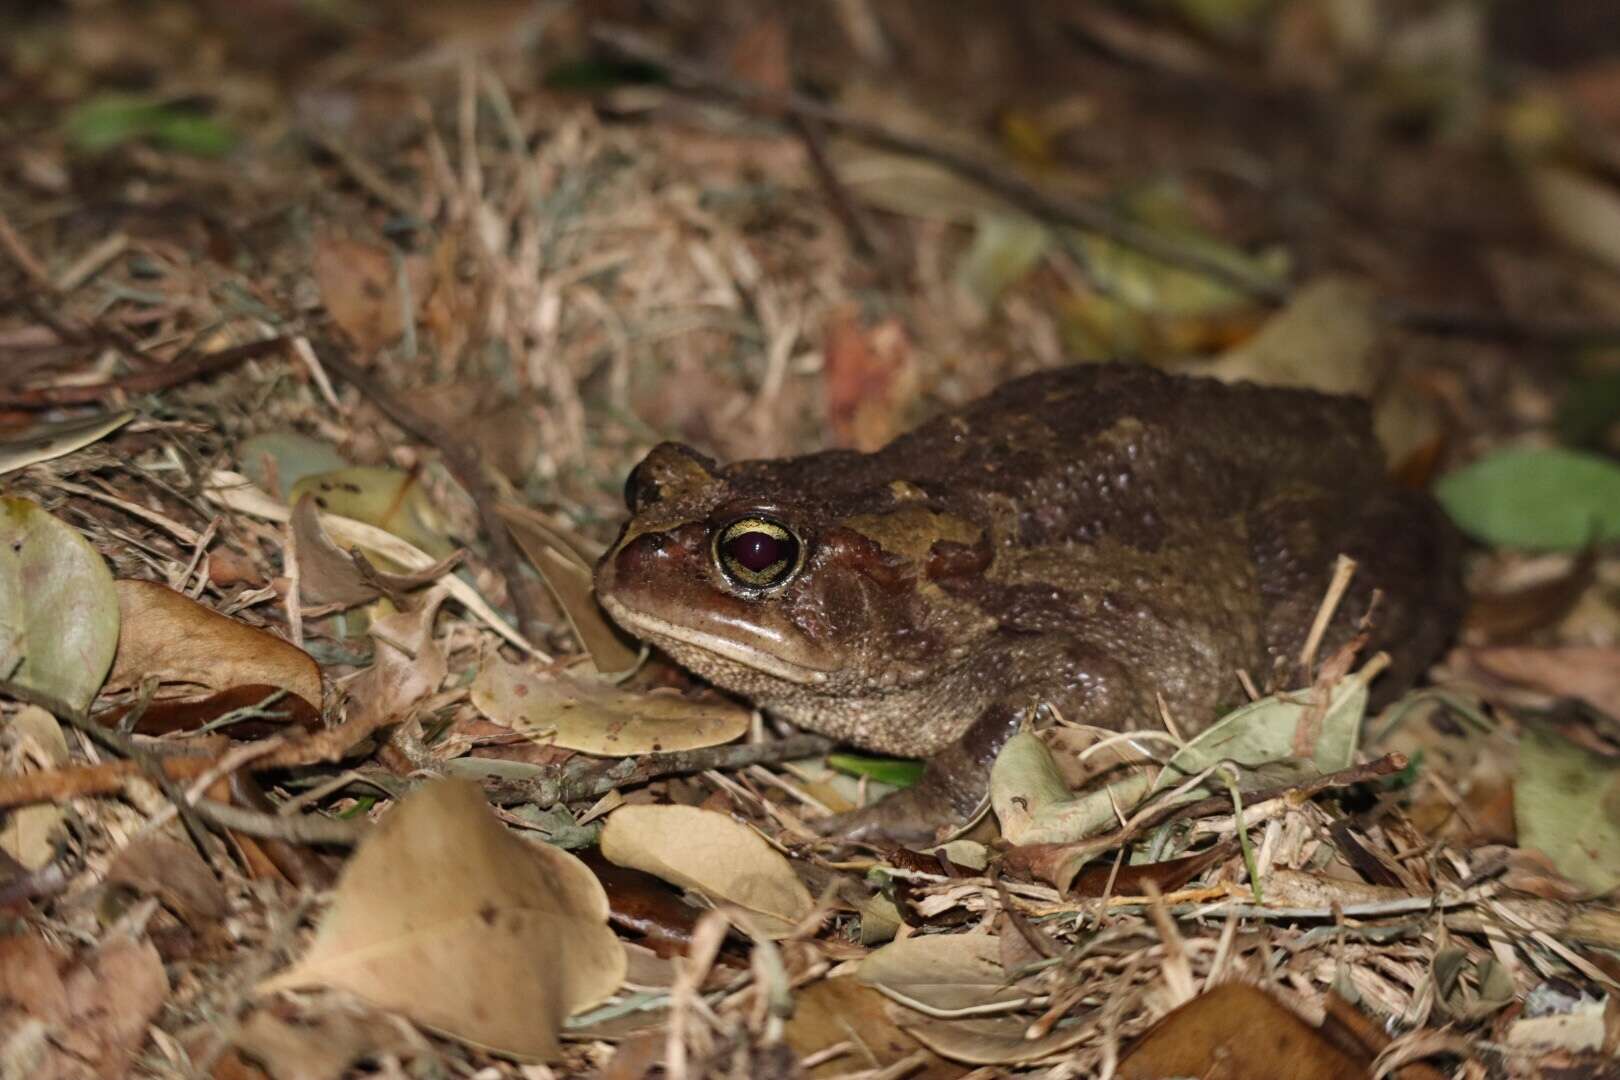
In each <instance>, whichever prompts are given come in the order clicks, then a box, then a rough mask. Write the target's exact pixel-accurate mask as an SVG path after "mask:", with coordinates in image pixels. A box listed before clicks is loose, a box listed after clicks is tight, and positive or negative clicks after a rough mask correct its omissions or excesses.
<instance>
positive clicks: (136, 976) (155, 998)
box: [52, 938, 169, 1080]
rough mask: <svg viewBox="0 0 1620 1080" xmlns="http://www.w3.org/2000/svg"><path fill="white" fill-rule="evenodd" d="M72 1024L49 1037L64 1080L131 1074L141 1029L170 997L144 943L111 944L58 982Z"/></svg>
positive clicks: (112, 1079) (159, 963) (111, 1079)
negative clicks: (86, 1068) (57, 1052)
mask: <svg viewBox="0 0 1620 1080" xmlns="http://www.w3.org/2000/svg"><path fill="white" fill-rule="evenodd" d="M62 985H63V987H64V988H65V989H66V991H67V997H68V1007H69V1009H70V1011H71V1012H72V1014H73V1016H72V1019H71V1020H69V1021H68V1022H67V1023H65V1024H63V1025H62V1026H61V1027H59V1028H57V1030H56V1031H55V1033H54V1037H53V1040H52V1041H53V1042H54V1043H55V1044H56V1046H57V1047H58V1048H59V1050H60V1052H61V1053H62V1055H63V1057H64V1058H65V1059H66V1061H65V1062H64V1064H66V1065H67V1066H68V1071H66V1072H64V1074H63V1075H65V1076H73V1077H79V1076H84V1075H86V1073H84V1072H82V1071H75V1067H76V1066H77V1067H82V1066H84V1065H88V1066H89V1069H90V1072H89V1074H88V1075H91V1076H97V1077H101V1078H102V1080H116V1078H117V1077H122V1076H125V1075H127V1074H128V1073H129V1072H130V1068H131V1066H132V1065H134V1063H135V1057H136V1054H137V1052H138V1051H139V1050H140V1048H141V1045H142V1044H143V1043H145V1042H146V1026H147V1024H149V1023H150V1022H151V1021H152V1019H153V1018H154V1017H155V1016H156V1015H157V1011H158V1009H159V1008H160V1007H161V1006H162V1004H163V999H164V998H165V997H167V996H168V993H169V980H168V976H167V975H165V974H164V971H163V960H162V959H161V958H160V957H159V956H158V951H157V949H155V948H154V947H153V946H152V943H151V942H149V941H142V942H136V941H132V940H130V939H129V938H115V939H112V940H110V941H108V942H106V943H105V944H103V945H102V946H101V947H100V948H98V949H97V950H96V951H95V952H93V953H91V954H90V955H89V956H88V957H87V958H86V959H85V960H84V962H83V963H81V964H79V965H78V966H76V967H75V968H73V969H72V970H71V971H69V972H68V973H67V974H66V975H64V976H63V979H62Z"/></svg>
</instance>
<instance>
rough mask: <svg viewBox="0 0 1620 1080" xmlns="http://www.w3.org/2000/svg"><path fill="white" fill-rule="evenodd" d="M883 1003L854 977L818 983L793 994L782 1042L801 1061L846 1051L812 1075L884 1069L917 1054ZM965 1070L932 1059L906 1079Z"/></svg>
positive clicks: (941, 1079) (931, 1079)
mask: <svg viewBox="0 0 1620 1080" xmlns="http://www.w3.org/2000/svg"><path fill="white" fill-rule="evenodd" d="M887 1004H888V1002H887V999H885V998H884V996H883V995H882V994H880V993H878V992H877V991H876V990H874V989H872V988H871V987H870V986H863V985H862V984H861V983H860V982H858V981H857V980H855V979H847V978H838V979H820V980H818V981H816V982H813V983H811V984H810V985H809V986H806V987H804V988H803V989H802V990H799V991H798V992H797V993H795V994H794V995H793V1018H792V1019H790V1020H789V1021H788V1022H787V1026H786V1028H785V1029H784V1030H783V1032H782V1037H783V1039H785V1040H786V1042H787V1044H788V1046H790V1047H792V1048H793V1052H794V1054H796V1055H797V1056H798V1057H799V1058H800V1059H801V1060H802V1059H803V1058H805V1057H808V1056H809V1055H811V1054H814V1053H818V1052H819V1051H822V1050H825V1049H827V1048H828V1047H830V1046H835V1045H837V1044H838V1043H841V1042H849V1043H853V1044H854V1046H853V1047H852V1049H851V1050H850V1052H849V1053H847V1054H844V1055H843V1056H841V1057H836V1058H832V1059H831V1060H829V1061H827V1062H824V1063H823V1064H821V1065H819V1066H817V1067H816V1068H814V1069H811V1070H810V1071H809V1072H808V1073H807V1074H806V1075H808V1076H811V1077H822V1076H837V1075H840V1074H846V1073H852V1072H859V1071H860V1070H862V1069H882V1068H885V1067H887V1066H889V1065H893V1064H894V1063H895V1062H897V1061H900V1060H902V1059H904V1058H907V1057H910V1056H911V1055H912V1054H915V1053H916V1052H917V1049H918V1048H917V1043H916V1041H915V1040H913V1039H911V1038H910V1037H909V1036H907V1035H906V1033H905V1032H904V1031H902V1030H901V1029H900V1028H899V1027H897V1026H896V1025H895V1023H894V1021H892V1020H890V1019H889V1016H888V1012H887ZM965 1071H966V1070H965V1069H962V1068H961V1067H960V1066H957V1065H952V1064H950V1063H949V1062H947V1061H941V1060H940V1059H939V1058H937V1057H934V1056H932V1055H930V1056H929V1060H928V1063H927V1064H926V1065H924V1066H923V1067H922V1068H921V1069H918V1070H916V1071H913V1072H909V1073H907V1074H906V1076H907V1078H908V1080H915V1078H918V1077H925V1078H927V1080H945V1078H946V1077H953V1076H961V1075H962V1074H963V1073H964V1072H965Z"/></svg>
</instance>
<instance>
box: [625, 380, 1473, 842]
mask: <svg viewBox="0 0 1620 1080" xmlns="http://www.w3.org/2000/svg"><path fill="white" fill-rule="evenodd" d="M625 496H626V502H627V504H628V506H629V509H630V513H631V517H630V520H629V522H628V523H627V524H626V525H625V527H624V529H623V531H622V532H621V533H620V535H619V538H618V540H617V541H616V542H615V543H614V544H613V546H612V547H611V548H610V549H609V550H608V552H607V553H606V555H604V556H603V558H602V560H601V562H600V563H599V564H598V566H597V569H596V590H597V595H598V596H599V598H600V600H601V603H602V605H603V607H604V608H605V609H606V610H607V611H608V613H609V614H610V615H611V616H612V617H613V618H614V619H615V620H616V621H618V622H619V623H620V624H621V625H622V626H623V627H624V628H625V629H627V630H629V631H630V632H632V633H634V634H636V635H638V636H640V637H642V638H644V639H646V640H648V641H650V642H652V643H653V644H655V645H657V646H658V647H660V648H662V649H663V650H665V651H666V652H668V653H669V655H670V656H672V657H673V658H674V659H675V660H676V661H678V662H679V663H681V664H682V665H684V666H685V667H687V668H689V669H690V670H692V671H694V672H696V673H698V674H700V675H702V676H704V677H705V678H707V679H709V680H711V681H713V682H714V683H716V684H717V685H719V686H721V687H724V688H726V689H728V690H732V691H734V692H736V693H738V694H741V695H742V696H744V697H746V698H748V699H750V700H751V701H753V702H754V703H756V704H757V705H759V706H760V707H762V708H764V709H765V710H767V711H768V712H770V713H773V714H774V715H777V716H780V717H783V718H785V719H787V720H790V721H792V722H793V723H795V724H799V725H801V726H803V727H806V728H809V729H811V730H814V731H819V732H823V733H825V734H827V735H831V736H833V737H835V738H838V739H841V740H844V741H846V742H849V743H852V744H854V745H855V746H858V747H863V748H865V749H868V750H873V751H877V752H880V753H887V754H898V755H906V756H917V757H927V758H929V762H928V766H927V768H926V769H925V771H924V774H923V779H922V781H921V782H920V783H919V784H918V785H917V786H916V787H914V788H911V789H908V790H906V791H903V792H900V793H899V794H897V795H895V796H891V797H890V798H888V799H886V800H883V801H881V802H879V803H877V804H875V805H874V806H872V807H868V808H865V809H863V810H860V811H857V812H855V813H854V814H852V815H844V816H843V817H841V818H840V819H835V820H834V821H833V822H832V823H831V824H830V826H829V828H831V829H835V830H837V831H839V832H841V833H842V834H844V835H847V836H876V835H887V836H889V837H892V838H896V839H918V838H926V837H928V836H930V835H931V834H933V833H934V831H935V829H936V827H949V826H952V825H955V824H958V823H960V821H961V820H962V819H963V818H964V817H965V816H966V815H968V814H969V813H971V812H972V810H973V809H974V808H975V807H976V806H977V805H979V803H980V801H981V799H982V796H983V794H984V790H985V778H986V775H987V772H988V766H989V763H990V762H991V761H992V760H993V759H994V755H995V752H996V750H997V749H998V748H999V747H1000V746H1001V744H1002V742H1003V741H1004V740H1005V738H1006V736H1007V735H1008V734H1009V733H1010V732H1012V731H1013V730H1016V728H1017V726H1018V724H1019V723H1020V722H1021V720H1022V719H1023V718H1024V717H1025V716H1027V715H1029V714H1030V710H1031V709H1032V708H1033V707H1035V706H1036V705H1038V704H1041V703H1047V704H1050V705H1053V706H1055V707H1056V708H1057V709H1058V710H1060V711H1061V713H1062V715H1063V716H1065V717H1067V718H1069V719H1071V720H1074V721H1078V722H1081V723H1087V724H1094V725H1099V726H1103V727H1108V728H1112V729H1116V730H1127V729H1132V728H1158V727H1160V725H1161V720H1160V707H1159V699H1161V698H1162V700H1163V702H1164V704H1165V706H1166V707H1167V708H1168V709H1169V712H1170V714H1171V715H1172V716H1173V718H1174V719H1175V721H1176V723H1177V726H1178V728H1179V729H1180V730H1181V731H1183V732H1184V733H1191V732H1196V731H1198V730H1199V729H1200V728H1202V727H1204V726H1207V725H1208V724H1209V723H1210V722H1212V721H1213V720H1215V719H1216V718H1217V717H1218V716H1219V715H1220V713H1221V712H1222V710H1223V709H1225V708H1226V707H1228V706H1231V705H1235V704H1237V703H1239V702H1241V701H1242V700H1243V697H1242V690H1241V683H1240V681H1239V677H1238V672H1239V671H1240V670H1241V671H1244V672H1247V673H1248V674H1249V675H1250V676H1252V678H1253V679H1254V681H1255V682H1256V683H1259V684H1262V685H1268V684H1269V685H1274V684H1276V683H1278V682H1284V681H1288V679H1289V678H1290V677H1291V676H1293V675H1294V674H1295V673H1294V672H1293V671H1292V670H1291V668H1292V665H1293V664H1294V663H1295V661H1296V658H1297V657H1298V654H1299V651H1300V648H1301V645H1302V643H1303V641H1304V638H1305V635H1306V633H1307V631H1308V629H1309V627H1310V624H1311V621H1312V619H1313V617H1314V615H1315V613H1316V611H1317V609H1318V607H1319V606H1320V603H1321V600H1322V596H1323V592H1324V589H1325V587H1326V584H1327V582H1328V580H1329V577H1330V574H1331V571H1332V568H1333V564H1334V561H1335V557H1336V556H1337V555H1338V554H1340V553H1341V552H1342V553H1344V554H1346V555H1349V556H1350V557H1352V558H1353V559H1355V560H1356V561H1357V563H1358V565H1359V569H1358V570H1357V572H1356V574H1355V577H1354V579H1353V584H1352V587H1351V589H1350V591H1349V593H1348V594H1347V595H1346V596H1345V597H1344V599H1343V601H1342V602H1341V603H1340V604H1339V606H1338V609H1337V612H1338V613H1337V615H1336V616H1335V619H1334V621H1333V623H1332V625H1331V627H1330V629H1329V632H1328V634H1327V636H1326V638H1325V640H1324V641H1323V644H1322V650H1323V651H1322V653H1321V655H1324V656H1325V655H1328V653H1329V652H1330V651H1331V650H1333V649H1335V648H1337V647H1339V646H1340V645H1342V644H1343V643H1345V642H1346V641H1348V640H1349V639H1350V638H1351V637H1352V636H1353V635H1354V634H1355V633H1356V632H1357V630H1358V626H1359V625H1360V624H1361V623H1362V622H1363V620H1366V624H1367V626H1368V627H1369V628H1370V632H1371V639H1370V641H1369V643H1368V646H1369V648H1370V649H1385V650H1387V651H1389V652H1390V653H1391V654H1392V656H1393V657H1394V663H1393V664H1392V666H1391V668H1390V670H1389V671H1388V672H1387V673H1386V674H1385V675H1384V676H1383V677H1382V679H1381V680H1380V688H1381V689H1382V690H1383V691H1384V693H1385V695H1386V696H1387V695H1388V693H1390V692H1393V691H1395V690H1398V689H1400V688H1403V687H1405V686H1407V685H1409V684H1410V683H1411V682H1412V681H1413V679H1414V678H1415V677H1416V676H1417V674H1419V673H1420V672H1421V671H1422V669H1423V667H1424V666H1425V665H1426V664H1427V663H1428V662H1429V660H1430V659H1432V658H1433V657H1434V655H1435V654H1436V653H1437V651H1438V650H1439V649H1440V648H1441V647H1442V645H1443V644H1444V642H1445V640H1446V639H1447V637H1448V636H1449V635H1450V634H1451V632H1452V630H1453V628H1454V626H1455V623H1456V619H1457V616H1458V613H1459V608H1460V605H1461V587H1460V583H1459V579H1458V572H1457V543H1456V539H1455V535H1454V533H1453V531H1452V529H1451V527H1450V525H1449V524H1448V523H1447V522H1446V520H1445V519H1444V518H1443V516H1442V515H1441V513H1440V512H1439V510H1438V509H1437V507H1436V506H1435V505H1434V503H1433V502H1432V501H1431V500H1430V499H1429V498H1428V497H1427V496H1426V495H1424V494H1421V493H1418V492H1413V491H1407V490H1402V489H1399V488H1397V487H1396V486H1394V485H1393V484H1392V483H1391V482H1390V480H1389V479H1388V477H1387V476H1386V471H1385V465H1384V458H1383V455H1382V453H1381V452H1380V449H1379V447H1378V444H1377V442H1376V441H1375V439H1374V437H1373V434H1372V428H1371V422H1370V419H1369V412H1368V409H1367V407H1366V405H1365V403H1363V402H1361V401H1358V400H1354V399H1349V398H1339V397H1331V396H1327V395H1323V394H1317V393H1313V392H1309V391H1303V390H1291V389H1275V388H1266V387H1259V386H1253V385H1245V384H1239V385H1227V384H1224V383H1221V382H1218V381H1215V380H1212V379H1205V378H1193V377H1177V376H1171V375H1167V374H1164V373H1161V372H1159V371H1157V370H1154V369H1152V368H1147V367H1142V366H1133V365H1124V364H1098V365H1081V366H1076V367H1068V368H1061V369H1056V370H1050V371H1046V372H1042V373H1039V374H1035V375H1031V376H1028V377H1025V378H1021V379H1017V380H1015V381H1012V382H1009V383H1007V384H1005V385H1003V386H1001V387H1000V388H999V389H997V390H996V391H995V392H993V393H991V394H990V395H989V396H987V397H985V398H983V399H981V400H979V401H977V402H974V403H972V404H970V405H968V406H967V407H965V408H963V409H961V410H960V411H958V412H955V413H951V414H947V415H944V416H940V417H938V418H937V419H934V420H932V421H930V422H928V423H926V424H924V425H922V426H921V427H919V428H917V429H915V430H914V431H912V432H910V433H909V434H907V435H903V436H901V437H900V438H898V439H896V440H894V441H893V442H892V443H890V444H889V445H888V446H886V447H884V448H883V449H881V450H879V451H877V452H875V453H871V454H861V453H856V452H853V451H843V450H834V451H827V452H823V453H817V454H809V455H806V456H803V457H796V458H788V459H783V460H768V461H742V462H737V463H735V464H730V465H724V466H721V465H716V464H715V463H714V462H713V461H711V460H709V459H708V458H706V457H704V456H702V455H701V454H699V453H697V452H696V451H694V450H692V449H690V448H688V447H685V446H682V445H678V444H675V443H665V444H663V445H660V446H658V447H656V448H655V449H654V450H653V451H652V452H651V453H649V454H648V455H647V457H646V458H645V459H644V460H643V461H642V462H641V464H640V465H638V466H637V467H636V469H635V470H634V472H632V473H631V475H630V478H629V480H628V482H627V484H626V486H625ZM1375 594H1376V602H1375V599H1374V598H1375ZM1369 612H1370V615H1369Z"/></svg>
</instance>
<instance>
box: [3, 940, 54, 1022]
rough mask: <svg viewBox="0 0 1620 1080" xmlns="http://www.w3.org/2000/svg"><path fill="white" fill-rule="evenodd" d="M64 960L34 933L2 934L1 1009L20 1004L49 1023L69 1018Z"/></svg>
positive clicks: (32, 1014) (28, 1011) (23, 1008)
mask: <svg viewBox="0 0 1620 1080" xmlns="http://www.w3.org/2000/svg"><path fill="white" fill-rule="evenodd" d="M63 963H64V961H63V958H62V956H61V955H60V954H58V953H57V952H56V950H54V949H52V948H51V947H50V946H49V945H47V944H46V943H45V942H44V940H42V939H41V938H39V937H36V936H35V935H33V934H11V935H8V936H6V937H0V1012H3V1011H4V1010H7V1009H10V1008H20V1009H22V1010H23V1011H25V1012H27V1013H28V1015H30V1016H32V1017H35V1018H36V1019H39V1020H42V1021H44V1022H45V1023H46V1024H56V1023H60V1022H61V1021H63V1020H65V1019H67V1016H68V998H67V988H66V987H64V986H63V985H62V976H61V968H62V966H63Z"/></svg>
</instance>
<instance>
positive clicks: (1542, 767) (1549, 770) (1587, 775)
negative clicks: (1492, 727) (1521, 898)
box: [1513, 727, 1620, 893]
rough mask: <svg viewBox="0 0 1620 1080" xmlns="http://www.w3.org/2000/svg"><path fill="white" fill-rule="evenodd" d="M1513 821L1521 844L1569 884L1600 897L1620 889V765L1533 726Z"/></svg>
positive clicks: (1523, 748)
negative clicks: (1548, 861) (1544, 859)
mask: <svg viewBox="0 0 1620 1080" xmlns="http://www.w3.org/2000/svg"><path fill="white" fill-rule="evenodd" d="M1513 817H1514V820H1515V821H1516V823H1517V825H1518V830H1519V846H1520V847H1522V848H1525V849H1534V850H1536V851H1540V852H1541V853H1542V854H1543V855H1545V856H1547V857H1548V858H1549V859H1551V860H1552V862H1553V865H1554V866H1555V867H1557V868H1558V872H1559V873H1560V874H1563V875H1564V876H1565V877H1567V878H1569V880H1571V881H1573V882H1575V883H1576V884H1577V885H1580V886H1583V887H1584V888H1587V889H1590V890H1591V891H1592V892H1594V893H1601V892H1606V891H1608V890H1610V889H1613V888H1614V887H1615V886H1617V885H1620V763H1616V762H1613V761H1610V760H1608V759H1606V758H1603V757H1600V756H1599V755H1597V754H1594V753H1593V752H1592V751H1590V750H1588V749H1586V748H1585V747H1583V746H1577V745H1576V744H1575V743H1572V742H1570V741H1569V740H1568V739H1565V738H1562V737H1560V736H1559V735H1557V734H1555V733H1553V732H1552V731H1549V730H1546V729H1544V728H1539V727H1531V728H1527V729H1526V730H1525V732H1524V734H1523V735H1521V736H1520V738H1519V779H1518V782H1517V783H1516V784H1515V785H1514V788H1513Z"/></svg>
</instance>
